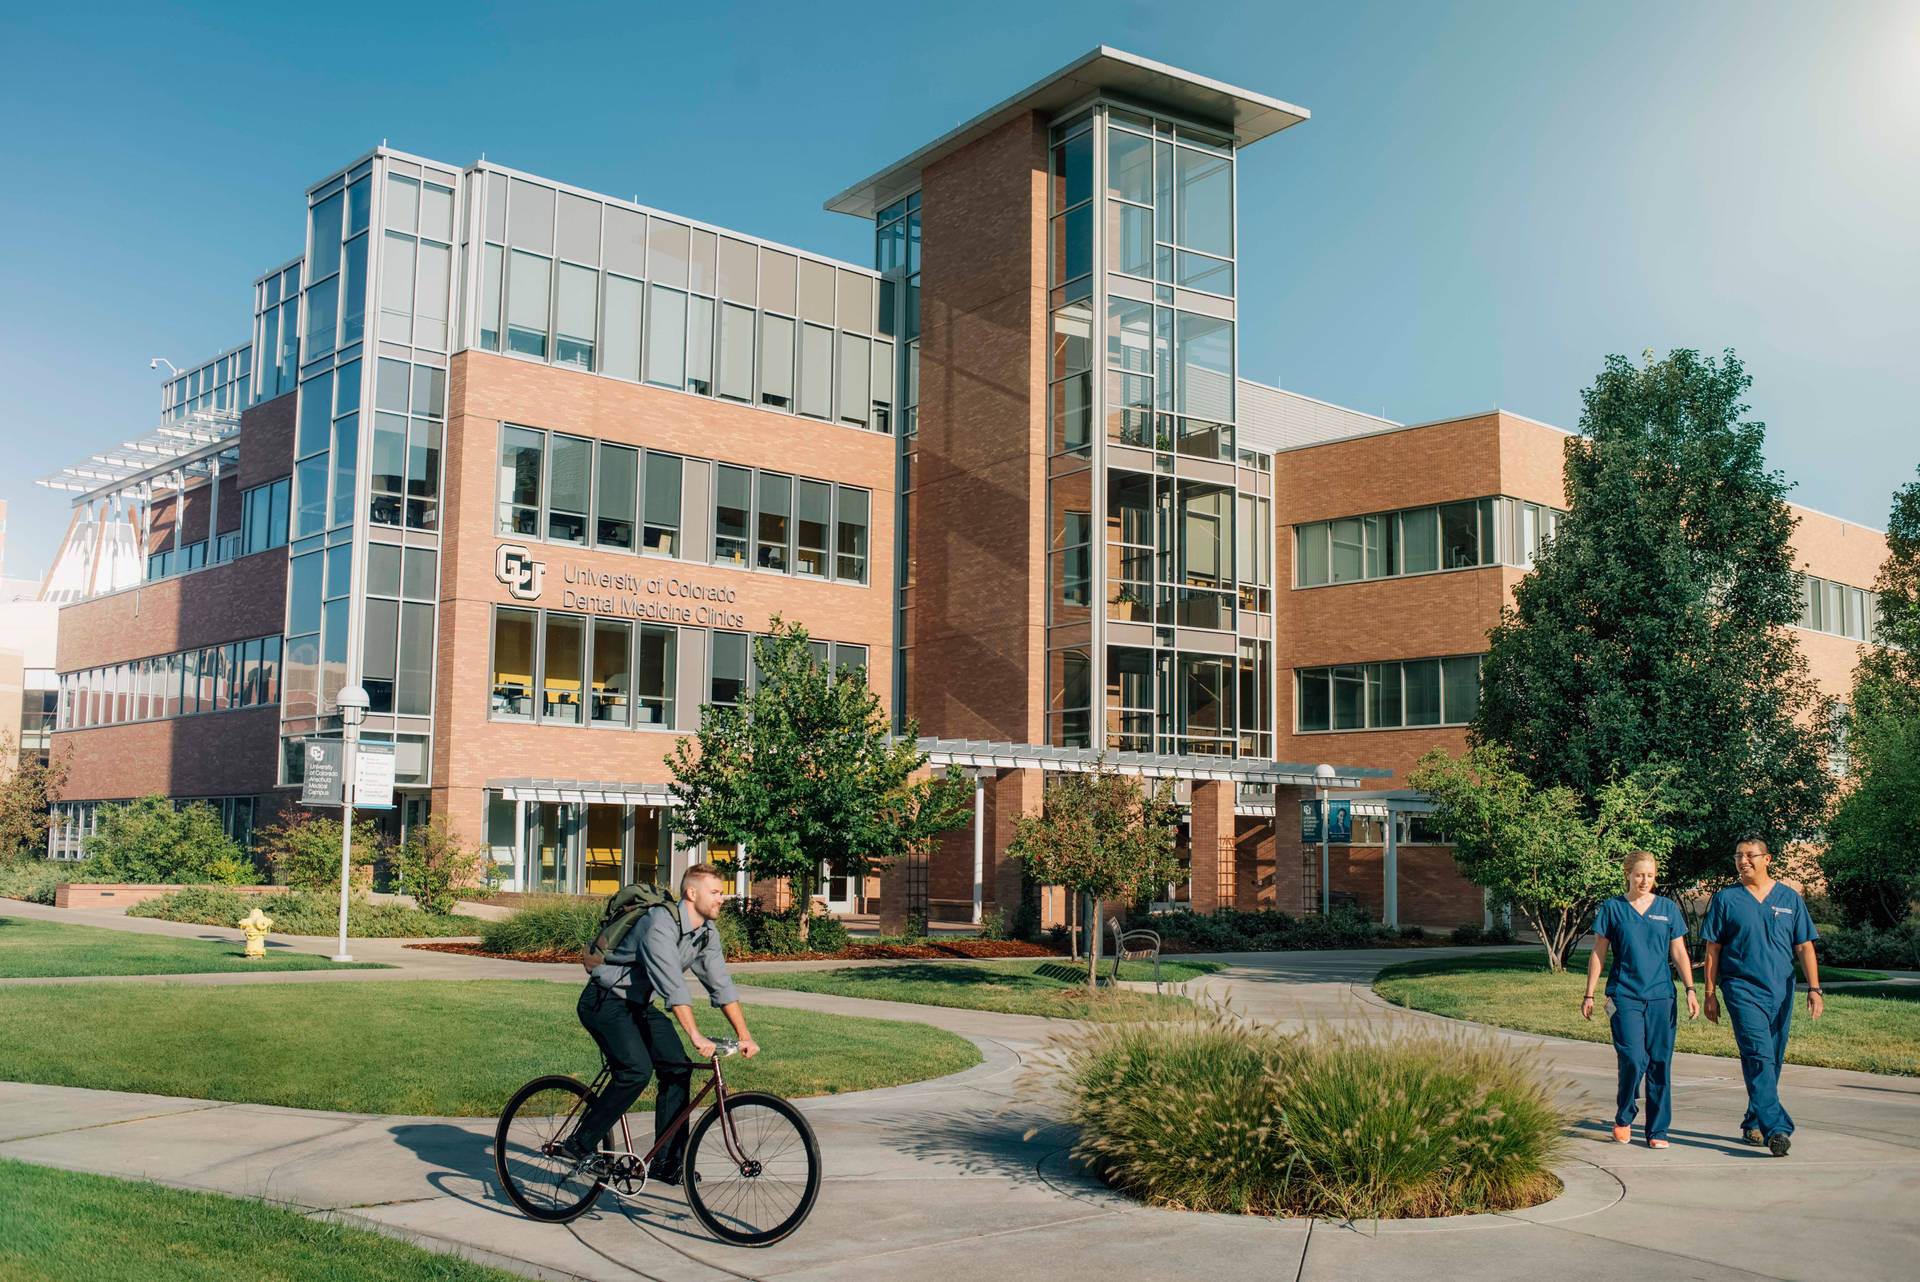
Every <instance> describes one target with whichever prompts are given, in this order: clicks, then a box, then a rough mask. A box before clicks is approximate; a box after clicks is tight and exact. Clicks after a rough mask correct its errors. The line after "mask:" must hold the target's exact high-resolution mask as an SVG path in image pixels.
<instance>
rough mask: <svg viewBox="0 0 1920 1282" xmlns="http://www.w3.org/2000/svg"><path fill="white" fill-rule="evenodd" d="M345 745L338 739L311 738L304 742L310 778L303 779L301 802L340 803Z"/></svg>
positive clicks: (302, 754) (316, 803)
mask: <svg viewBox="0 0 1920 1282" xmlns="http://www.w3.org/2000/svg"><path fill="white" fill-rule="evenodd" d="M345 748H346V745H344V744H342V743H341V742H340V741H339V740H338V739H309V740H307V741H306V742H305V743H303V744H301V745H300V753H301V756H302V757H304V758H305V760H306V767H307V771H306V777H305V778H304V779H302V780H301V782H300V804H301V805H303V806H337V805H339V804H340V802H341V795H340V785H341V773H340V761H341V755H342V753H343V752H344V751H345Z"/></svg>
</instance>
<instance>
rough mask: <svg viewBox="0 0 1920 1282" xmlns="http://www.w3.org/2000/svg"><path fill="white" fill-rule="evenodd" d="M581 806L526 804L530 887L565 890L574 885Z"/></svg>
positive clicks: (548, 803)
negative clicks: (578, 816)
mask: <svg viewBox="0 0 1920 1282" xmlns="http://www.w3.org/2000/svg"><path fill="white" fill-rule="evenodd" d="M579 810H580V807H577V806H574V805H572V804H570V803H568V802H564V801H536V802H534V803H532V804H531V805H529V806H528V807H527V889H528V890H543V891H548V892H551V893H554V894H562V893H565V892H567V891H570V890H572V889H573V870H574V867H575V861H576V848H577V846H578V844H579V833H578V831H577V830H578V827H579V820H578V818H577V815H578V812H579Z"/></svg>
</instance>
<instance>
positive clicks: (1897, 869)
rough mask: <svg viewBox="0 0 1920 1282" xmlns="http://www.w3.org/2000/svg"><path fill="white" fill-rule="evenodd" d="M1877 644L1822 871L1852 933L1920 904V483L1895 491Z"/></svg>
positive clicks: (1889, 922) (1858, 676) (1854, 717)
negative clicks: (1918, 901) (1919, 900)
mask: <svg viewBox="0 0 1920 1282" xmlns="http://www.w3.org/2000/svg"><path fill="white" fill-rule="evenodd" d="M1874 586H1875V589H1876V591H1877V592H1878V595H1879V602H1880V619H1879V623H1878V625H1877V626H1876V628H1875V631H1874V640H1876V641H1877V642H1879V645H1878V646H1877V647H1876V648H1873V649H1870V650H1868V651H1867V652H1866V654H1865V655H1864V656H1863V657H1862V658H1861V660H1860V664H1859V666H1858V667H1857V668H1855V669H1854V674H1853V702H1852V707H1851V709H1850V710H1849V712H1848V713H1847V717H1846V723H1847V757H1848V766H1847V773H1848V785H1849V786H1848V789H1847V793H1846V795H1845V796H1844V797H1843V798H1842V799H1841V801H1840V804H1839V805H1838V806H1837V807H1836V808H1835V810H1834V815H1833V818H1832V820H1831V821H1830V822H1829V823H1828V825H1827V848H1826V850H1825V851H1824V852H1822V854H1821V856H1820V870H1821V872H1822V874H1823V875H1824V876H1825V878H1826V882H1827V891H1828V893H1829V894H1830V895H1831V896H1832V898H1833V900H1834V902H1835V903H1836V904H1838V905H1839V907H1840V910H1841V912H1842V913H1844V914H1845V915H1846V918H1847V921H1848V924H1850V925H1857V926H1858V925H1865V926H1876V927H1881V928H1885V927H1888V926H1897V925H1899V924H1900V923H1901V922H1903V921H1905V920H1906V919H1907V917H1908V916H1909V915H1910V914H1911V913H1912V911H1913V903H1914V899H1915V898H1916V896H1920V481H1913V482H1909V483H1908V484H1906V485H1904V486H1902V487H1901V488H1900V489H1899V490H1897V491H1895V493H1894V496H1893V510H1892V511H1891V512H1890V513H1889V514H1888V517H1887V559H1886V561H1885V562H1884V563H1883V564H1882V565H1881V567H1880V576H1879V578H1878V580H1877V581H1876V582H1875V585H1874Z"/></svg>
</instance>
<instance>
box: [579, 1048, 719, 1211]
mask: <svg viewBox="0 0 1920 1282" xmlns="http://www.w3.org/2000/svg"><path fill="white" fill-rule="evenodd" d="M722 1058H723V1056H721V1055H718V1054H716V1055H714V1057H713V1058H712V1059H710V1060H672V1061H668V1062H666V1063H664V1064H658V1065H655V1069H654V1072H655V1076H656V1077H657V1076H658V1074H659V1069H660V1068H662V1067H666V1068H685V1069H692V1070H696V1071H700V1070H704V1071H706V1072H708V1073H711V1074H712V1076H711V1077H709V1078H708V1079H707V1080H706V1082H705V1084H704V1085H702V1086H701V1087H700V1090H699V1091H698V1093H695V1094H690V1095H689V1096H688V1097H687V1102H686V1104H685V1106H683V1107H682V1108H681V1110H680V1111H679V1113H677V1114H676V1115H675V1116H674V1119H673V1123H672V1124H671V1125H670V1126H668V1127H667V1129H666V1130H665V1131H664V1132H662V1133H661V1135H660V1138H659V1139H657V1140H655V1141H654V1142H653V1147H652V1148H650V1149H648V1150H647V1151H646V1153H645V1154H644V1155H642V1154H639V1153H635V1152H634V1151H633V1132H632V1131H631V1130H630V1129H629V1128H628V1125H627V1115H626V1114H625V1113H622V1114H621V1115H620V1148H619V1149H618V1150H617V1151H614V1150H609V1151H608V1156H610V1157H631V1158H637V1159H638V1160H639V1161H640V1162H641V1163H643V1164H644V1165H643V1167H642V1170H643V1171H644V1169H645V1167H646V1166H650V1165H652V1163H653V1159H654V1158H655V1157H656V1156H658V1155H659V1153H660V1151H661V1150H662V1149H664V1148H665V1147H666V1146H667V1145H668V1144H670V1143H671V1142H672V1141H673V1139H674V1137H675V1136H677V1135H679V1134H680V1131H681V1128H682V1127H685V1126H686V1125H687V1124H688V1122H689V1121H690V1120H691V1119H692V1117H693V1115H694V1114H695V1113H696V1112H698V1111H699V1110H700V1106H701V1105H702V1104H705V1103H706V1101H707V1097H708V1096H709V1095H712V1096H713V1097H714V1106H715V1107H716V1108H718V1109H719V1110H720V1137H721V1139H722V1140H723V1141H724V1142H725V1143H726V1146H727V1156H729V1157H731V1158H732V1159H733V1160H734V1161H735V1162H737V1163H739V1164H740V1165H741V1166H742V1167H744V1166H745V1165H746V1164H747V1159H746V1158H745V1157H743V1156H742V1155H741V1152H740V1145H739V1142H738V1140H737V1138H736V1136H735V1135H734V1130H733V1115H732V1114H731V1113H729V1112H728V1111H727V1107H726V1104H727V1080H726V1075H725V1074H724V1073H722V1072H721V1071H720V1061H721V1059H722ZM612 1080H613V1065H612V1064H609V1063H607V1062H606V1061H605V1060H604V1059H603V1060H602V1061H601V1064H600V1073H599V1075H598V1076H597V1077H595V1078H594V1079H593V1081H592V1083H591V1084H590V1085H589V1086H588V1087H587V1090H588V1091H589V1092H590V1093H591V1094H592V1095H594V1096H598V1095H599V1094H600V1093H601V1092H602V1091H603V1090H605V1089H606V1087H607V1083H609V1082H610V1081H612ZM578 1113H579V1107H578V1106H577V1105H576V1106H575V1114H576V1116H577V1114H578ZM575 1124H576V1123H575V1121H574V1119H572V1118H570V1119H569V1121H568V1125H567V1126H566V1127H565V1128H563V1129H562V1131H561V1134H563V1135H567V1134H571V1133H572V1130H573V1126H574V1125H575ZM616 1192H617V1190H616Z"/></svg>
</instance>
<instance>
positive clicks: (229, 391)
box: [160, 345, 253, 421]
mask: <svg viewBox="0 0 1920 1282" xmlns="http://www.w3.org/2000/svg"><path fill="white" fill-rule="evenodd" d="M252 373H253V348H252V347H251V346H250V345H242V346H240V347H236V348H235V349H234V350H233V351H231V352H228V353H226V354H225V355H223V356H216V357H214V358H213V359H212V360H210V361H208V362H207V363H206V364H204V365H200V366H198V367H196V368H194V369H190V370H187V371H186V372H185V373H183V374H179V375H177V376H176V377H174V378H170V379H168V380H167V382H166V383H165V384H164V385H163V386H162V387H161V389H160V416H161V417H162V418H164V419H166V420H168V421H173V420H177V419H183V418H185V417H187V415H189V414H197V413H201V412H203V411H206V410H239V409H243V408H245V407H246V405H247V404H248V401H247V397H248V394H249V393H248V385H249V380H250V379H251V377H252Z"/></svg>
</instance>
